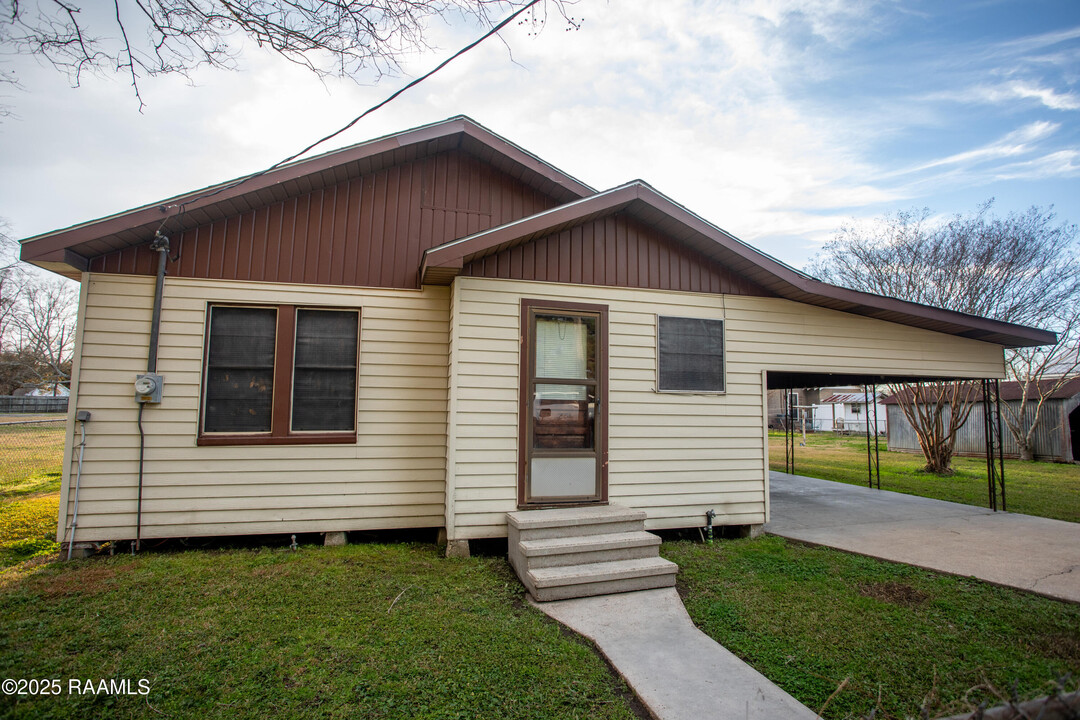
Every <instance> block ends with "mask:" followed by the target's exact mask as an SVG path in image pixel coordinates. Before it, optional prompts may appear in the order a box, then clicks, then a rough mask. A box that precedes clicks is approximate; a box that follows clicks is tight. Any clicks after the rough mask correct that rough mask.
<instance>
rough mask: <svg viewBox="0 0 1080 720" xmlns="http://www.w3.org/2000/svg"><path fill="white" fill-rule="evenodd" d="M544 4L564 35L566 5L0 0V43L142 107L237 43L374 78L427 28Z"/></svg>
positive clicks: (219, 62)
mask: <svg viewBox="0 0 1080 720" xmlns="http://www.w3.org/2000/svg"><path fill="white" fill-rule="evenodd" d="M548 2H550V3H551V5H552V6H553V7H555V8H557V10H558V13H559V14H560V16H561V17H563V18H565V19H566V20H567V21H568V22H569V23H570V24H571V25H575V26H576V23H575V21H574V20H573V19H572V18H570V17H569V16H568V15H566V14H565V8H564V6H565V5H566V4H569V3H571V2H572V0H540V1H539V2H538V1H537V0H365V1H364V2H358V1H357V0H111V1H109V2H100V0H99V2H97V3H94V4H91V5H88V6H86V9H85V11H84V8H83V7H82V3H81V0H0V7H2V8H3V9H4V12H3V16H2V17H0V43H2V44H4V45H9V46H11V47H13V48H14V49H16V50H17V51H19V52H23V53H32V54H35V55H38V56H40V57H43V58H45V59H46V60H48V61H49V62H50V63H52V65H53V66H54V67H56V68H57V69H60V70H62V71H64V72H66V73H67V74H68V75H69V76H70V77H71V80H72V82H73V84H74V85H76V86H77V85H78V84H79V78H80V77H81V75H82V74H83V73H84V72H96V73H105V72H119V73H123V74H125V75H127V76H128V78H129V79H130V81H131V85H132V88H133V90H134V93H135V96H136V98H137V99H138V101H139V104H140V108H141V107H142V98H141V96H140V95H139V83H140V81H141V79H142V78H146V77H152V76H155V75H162V74H168V73H180V74H183V75H187V74H188V73H190V72H191V71H192V70H195V69H196V68H198V67H201V66H210V67H216V68H228V69H232V68H235V67H236V60H237V57H238V52H239V47H240V45H241V43H240V42H238V40H240V39H241V38H246V39H248V40H251V41H254V42H255V43H257V44H258V45H259V46H260V47H265V48H269V49H270V50H271V51H273V52H275V53H277V54H278V55H280V56H281V57H283V58H285V59H286V60H288V61H290V62H292V63H296V64H298V65H301V66H303V67H306V68H308V69H309V70H311V71H312V72H314V73H316V74H317V75H320V76H327V75H336V76H343V77H354V78H355V77H357V76H358V75H359V74H360V73H373V74H374V77H375V78H376V79H377V78H381V77H382V76H383V75H385V74H388V73H394V72H396V71H398V70H400V67H401V62H402V60H403V59H404V58H405V57H406V56H407V55H408V54H410V53H414V52H416V51H417V50H421V49H425V48H428V47H430V44H429V40H428V28H429V26H430V24H431V23H432V22H433V21H435V20H439V19H442V20H446V19H447V18H449V17H453V16H457V17H460V18H467V19H472V20H474V21H479V22H481V23H483V24H485V25H489V26H490V25H491V18H492V17H493V16H494V15H495V14H496V13H500V14H501V13H503V12H505V11H506V10H508V9H516V8H521V7H522V6H526V5H536V8H535V9H534V10H531V11H530V12H531V13H532V16H531V17H530V19H529V20H528V21H527V22H530V23H533V24H534V25H536V26H542V25H543V23H544V22H545V20H546V16H547V4H548Z"/></svg>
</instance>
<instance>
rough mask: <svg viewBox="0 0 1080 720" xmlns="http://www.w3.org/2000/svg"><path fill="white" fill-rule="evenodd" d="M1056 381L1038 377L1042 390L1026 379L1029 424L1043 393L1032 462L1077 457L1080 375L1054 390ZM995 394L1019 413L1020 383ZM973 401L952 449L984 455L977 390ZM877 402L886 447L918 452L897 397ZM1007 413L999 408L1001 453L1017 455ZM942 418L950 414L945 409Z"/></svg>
mask: <svg viewBox="0 0 1080 720" xmlns="http://www.w3.org/2000/svg"><path fill="white" fill-rule="evenodd" d="M1060 379H1061V376H1059V377H1058V378H1053V379H1050V378H1046V379H1042V380H1039V381H1038V382H1039V384H1040V385H1041V386H1042V387H1041V388H1036V387H1034V383H1031V384H1030V385H1029V387H1028V389H1027V393H1026V397H1027V400H1026V402H1024V415H1025V422H1026V424H1027V425H1028V426H1030V423H1031V422H1032V421H1033V420H1034V418H1035V408H1036V405H1037V401H1038V398H1039V397H1040V396H1043V397H1045V401H1044V403H1043V407H1042V409H1041V410H1040V411H1039V424H1038V425H1037V426H1036V428H1035V433H1034V435H1033V436H1032V451H1033V454H1034V459H1035V460H1044V461H1048V462H1077V461H1078V460H1080V376H1077V377H1073V378H1070V379H1068V380H1066V381H1065V382H1064V383H1061V384H1060V385H1059V386H1058V387H1057V388H1056V389H1054V385H1055V384H1058V382H1059V380H1060ZM1000 395H1001V402H1002V405H1003V406H1004V405H1008V406H1010V408H1011V412H1012V414H1013V416H1015V415H1018V414H1019V410H1020V405H1021V402H1023V401H1024V397H1025V393H1024V388H1023V387H1022V386H1021V384H1020V383H1019V382H1016V381H1009V382H1003V383H1001V389H1000ZM975 400H976V402H975V405H974V406H973V407H972V409H971V414H969V415H968V417H967V420H965V421H964V424H963V425H962V426H961V428H960V430H959V432H957V434H956V444H955V453H954V454H956V455H961V456H963V455H968V456H975V457H986V425H985V421H984V415H983V412H984V408H983V403H982V393H981V392H976V394H975ZM882 403H883V404H884V405H885V407H886V408H887V412H888V415H889V432H888V445H889V450H895V451H898V452H911V453H917V452H921V450H920V449H919V440H918V438H917V437H916V436H915V430H914V429H913V428H912V427H911V423H910V422H908V419H907V417H905V416H904V413H903V411H902V410H901V408H900V400H899V398H898V397H897V396H896V395H890V396H889V397H886V398H885V399H884V400H882ZM1009 412H1010V410H1009V409H1008V408H1004V407H1003V408H1002V413H1001V414H1002V440H1003V443H1002V451H1003V454H1004V456H1005V457H1013V458H1015V457H1019V456H1020V450H1019V448H1018V447H1017V445H1016V439H1015V438H1014V437H1013V435H1012V433H1011V432H1009V430H1008V428H1007V427H1006V426H1005V422H1006V418H1007V417H1009ZM944 417H945V418H948V417H949V408H947V407H946V408H945V414H944ZM991 417H993V415H991Z"/></svg>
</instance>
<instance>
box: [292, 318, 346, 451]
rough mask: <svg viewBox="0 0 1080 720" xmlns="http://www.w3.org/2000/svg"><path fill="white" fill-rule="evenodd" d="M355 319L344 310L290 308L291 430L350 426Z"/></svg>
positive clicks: (342, 428) (341, 428) (333, 429)
mask: <svg viewBox="0 0 1080 720" xmlns="http://www.w3.org/2000/svg"><path fill="white" fill-rule="evenodd" d="M358 320H359V315H358V313H356V312H350V311H341V310H297V311H296V350H295V356H294V358H293V392H292V429H293V430H322V431H348V430H352V429H353V428H354V427H355V423H356V340H357V328H358V327H359V324H358Z"/></svg>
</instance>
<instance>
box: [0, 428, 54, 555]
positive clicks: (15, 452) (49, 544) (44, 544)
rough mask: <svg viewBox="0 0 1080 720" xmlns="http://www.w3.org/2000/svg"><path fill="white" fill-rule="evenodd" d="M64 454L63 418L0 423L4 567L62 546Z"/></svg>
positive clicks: (0, 539) (0, 533)
mask: <svg viewBox="0 0 1080 720" xmlns="http://www.w3.org/2000/svg"><path fill="white" fill-rule="evenodd" d="M10 419H11V418H10V416H0V421H5V420H10ZM50 419H51V418H50ZM63 458H64V423H63V422H57V423H49V424H33V425H0V572H2V571H4V570H5V569H8V568H13V567H14V568H18V567H20V566H22V565H23V564H24V563H25V562H27V561H31V560H35V559H37V558H42V557H46V556H48V555H51V554H53V553H55V552H57V551H58V550H59V547H60V546H59V545H58V544H57V543H56V514H57V510H58V508H59V505H60V493H59V490H60V478H61V466H62V464H63Z"/></svg>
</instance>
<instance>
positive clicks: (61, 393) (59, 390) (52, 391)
mask: <svg viewBox="0 0 1080 720" xmlns="http://www.w3.org/2000/svg"><path fill="white" fill-rule="evenodd" d="M21 389H22V388H20V390H21ZM15 394H16V395H19V394H20V393H19V391H18V390H16V391H15ZM21 394H23V395H26V396H27V397H67V396H69V395H70V394H71V391H70V390H68V389H67V387H66V386H64V385H61V384H60V383H45V384H44V385H37V386H31V387H29V388H26V392H25V393H21Z"/></svg>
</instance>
